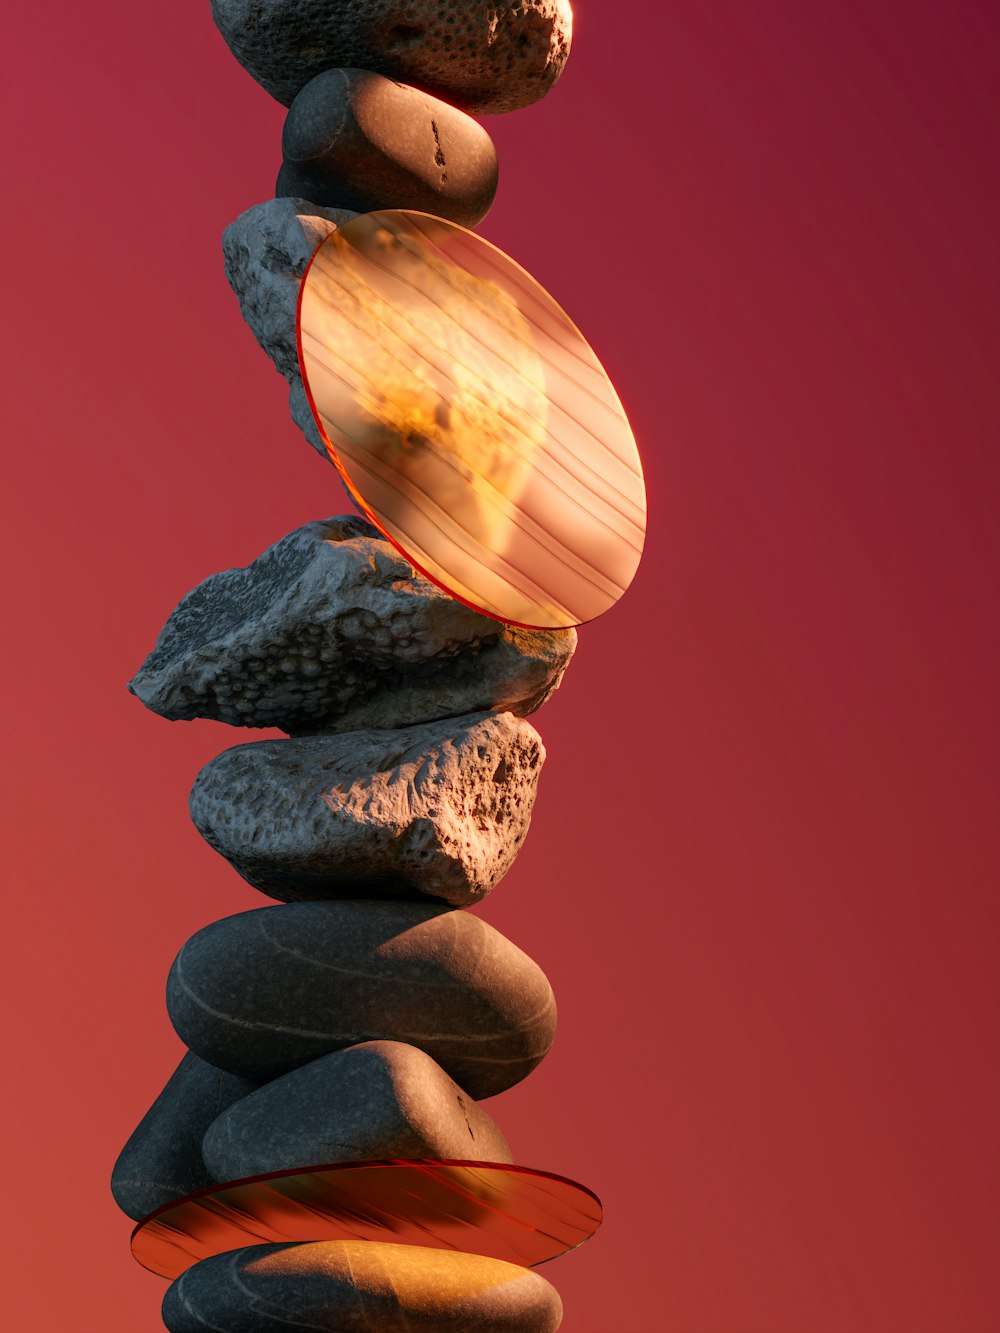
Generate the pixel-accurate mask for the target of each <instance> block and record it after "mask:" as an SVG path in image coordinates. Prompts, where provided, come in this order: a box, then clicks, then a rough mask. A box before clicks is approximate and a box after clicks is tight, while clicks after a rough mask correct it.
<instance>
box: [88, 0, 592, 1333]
mask: <svg viewBox="0 0 1000 1333" xmlns="http://www.w3.org/2000/svg"><path fill="white" fill-rule="evenodd" d="M212 11H213V15H214V18H215V21H216V24H217V26H218V27H219V29H220V31H221V33H222V35H223V37H224V38H225V40H226V42H227V43H228V45H229V47H230V49H231V50H232V52H233V54H234V55H235V56H236V58H237V59H238V60H239V61H240V63H241V64H243V65H244V66H245V67H246V69H247V70H248V71H249V72H250V73H251V74H252V75H253V77H254V78H255V79H256V80H257V81H258V82H259V83H260V84H261V85H262V86H263V87H264V88H265V89H266V90H267V91H268V92H269V93H271V94H272V95H273V96H275V97H276V98H278V99H279V100H280V101H282V102H283V103H285V104H286V105H288V106H289V107H290V110H289V114H288V119H287V122H286V126H285V131H284V136H283V158H284V160H283V164H282V166H281V169H280V174H279V176H278V185H277V194H278V196H279V197H278V198H275V199H273V200H271V201H269V202H267V203H263V204H261V205H259V206H258V207H255V208H252V209H250V210H249V212H247V213H244V214H243V216H241V217H240V218H239V219H238V220H237V221H236V222H234V223H233V224H232V225H231V226H230V227H229V228H228V229H227V231H226V233H225V236H224V253H225V263H226V273H227V276H228V278H229V281H230V283H231V285H232V286H233V288H234V290H235V291H236V293H237V296H238V297H239V301H240V306H241V309H242V312H243V315H244V317H245V319H246V322H247V323H248V324H249V326H250V328H251V329H252V331H253V333H254V334H255V335H256V337H257V339H258V341H259V342H260V343H261V345H262V346H263V348H264V349H265V350H266V351H267V352H268V354H269V355H270V356H271V358H272V359H273V361H274V363H275V365H276V366H277V368H278V369H279V370H280V371H281V372H282V373H283V374H284V375H285V376H286V378H287V379H288V381H289V383H290V386H291V409H292V414H293V417H294V419H295V420H296V422H297V423H298V424H299V426H300V427H301V428H302V429H303V431H304V433H305V435H306V436H307V438H308V439H309V440H310V442H311V443H312V444H313V445H314V446H315V447H316V448H318V449H319V450H320V451H321V452H322V453H323V455H324V458H325V457H326V450H325V448H324V445H323V441H322V439H321V437H320V434H319V431H318V429H317V427H316V424H315V421H314V419H313V416H312V413H311V411H310V408H309V404H308V400H307V397H306V394H305V392H304V390H303V385H302V380H301V376H300V373H299V366H298V360H297V355H296V302H297V298H298V289H299V285H300V280H301V277H302V274H303V272H304V271H305V268H306V266H307V264H308V261H309V259H310V257H311V255H312V253H313V252H314V250H315V249H316V247H317V245H318V244H319V243H320V242H321V241H322V239H323V238H324V237H325V236H326V235H327V234H328V233H329V232H330V231H331V229H332V228H334V227H335V226H337V225H339V224H341V223H342V222H343V221H344V220H346V219H348V218H350V217H352V216H354V215H355V214H356V213H357V212H358V211H368V210H372V209H379V208H408V209H417V210H422V211H425V212H429V213H433V214H435V215H438V216H441V217H444V218H447V219H449V220H452V221H455V222H458V223H460V224H462V225H465V226H471V225H474V224H475V223H476V222H477V221H478V220H479V219H480V218H481V217H482V216H483V215H484V213H485V212H486V210H487V209H488V207H489V205H490V203H491V201H492V198H493V194H494V191H495V189H496V180H497V163H496V154H495V152H494V149H493V146H492V144H491V142H490V139H489V137H488V135H487V134H486V132H485V131H484V130H483V129H482V128H481V127H480V126H479V125H478V124H477V123H476V122H475V121H473V120H472V119H470V117H469V115H468V114H467V113H468V112H497V111H508V110H513V109H515V108H518V107H523V106H526V105H528V104H529V103H531V102H533V101H535V100H536V99H538V98H539V97H541V96H542V95H544V93H545V92H546V91H547V90H548V89H549V88H550V87H551V85H552V84H553V83H554V82H555V80H556V78H557V77H558V75H559V73H560V71H561V69H562V66H563V63H564V61H565V59H566V56H567V54H568V50H569V41H570V29H571V16H570V11H569V7H568V4H567V3H566V0H490V3H483V2H481V0H354V2H353V3H351V4H349V5H348V4H342V3H334V0H268V2H267V3H264V4H262V3H260V0H212ZM332 475H333V474H332V472H331V477H332ZM575 643H576V635H575V631H574V630H572V629H567V630H551V631H549V630H528V629H520V628H516V627H514V626H511V625H507V624H504V623H502V622H500V621H497V620H495V619H491V618H489V617H487V616H485V615H482V614H480V613H478V612H476V611H474V610H472V609H470V608H469V607H467V606H465V605H463V604H461V603H460V602H458V601H456V600H455V599H453V598H452V597H450V596H449V595H448V594H447V593H445V592H443V591H442V590H441V589H439V588H438V587H437V586H436V585H434V584H432V583H431V582H430V581H428V580H427V579H425V578H424V577H422V576H421V575H419V574H418V573H417V572H416V571H415V570H414V568H413V567H412V566H411V565H410V564H409V563H408V562H407V560H406V559H405V558H404V557H403V556H402V555H401V554H400V553H399V552H398V551H397V550H396V549H395V547H394V546H393V545H391V544H390V543H389V542H388V541H387V540H385V538H384V537H383V536H382V534H381V533H380V532H379V531H378V530H377V529H376V528H375V527H373V526H372V525H371V524H369V523H368V522H367V521H366V520H364V519H362V518H359V517H355V516H348V517H340V518H332V519H327V520H324V521H318V522H311V523H307V524H306V525H305V526H304V527H301V528H299V529H298V530H297V531H294V532H292V533H290V534H289V535H288V536H286V537H284V538H282V539H281V540H280V541H278V542H277V543H276V544H275V545H274V546H272V547H271V548H270V549H269V550H267V551H265V552H264V553H263V554H262V555H261V556H259V557H258V559H256V560H255V561H254V562H253V563H252V564H251V565H249V566H248V567H247V568H246V569H231V570H227V571H225V572H223V573H219V574H216V575H214V576H212V577H210V578H208V579H207V580H206V581H205V582H204V583H202V584H201V585H200V586H199V587H197V588H195V589H194V590H193V591H192V592H191V593H189V594H188V595H187V596H186V597H185V598H184V599H183V600H182V602H181V603H180V605H179V606H178V607H177V608H176V610H175V611H174V612H173V613H172V614H171V616H170V617H169V619H168V621H167V623H166V625H165V627H164V629H163V631H162V633H161V635H160V637H159V639H158V641H157V644H156V646H155V648H154V650H153V652H152V653H151V654H150V656H149V657H148V659H147V660H146V662H145V663H144V664H143V666H142V668H141V669H140V671H139V672H138V674H137V675H136V676H135V678H134V680H133V681H132V682H131V683H130V686H129V688H130V690H131V691H132V692H133V693H134V694H135V695H137V696H138V698H139V699H140V700H141V701H142V702H143V703H144V704H145V705H146V706H147V707H148V708H150V709H152V710H154V711H155V712H157V713H159V714H160V715H162V716H163V717H166V718H169V719H172V720H179V719H192V718H213V719H216V720H219V721H222V722H225V723H229V724H231V725H233V726H241V727H251V728H253V727H257V728H278V729H280V730H281V731H283V732H285V733H286V735H287V739H282V740H264V741H257V742H252V743H245V744H241V745H237V746H235V747H234V748H232V749H229V750H226V751H225V752H224V753H222V754H220V755H219V756H218V757H217V758H215V759H214V760H212V762H211V763H209V764H208V765H207V766H206V767H205V768H204V769H203V770H202V772H201V773H200V774H199V775H198V777H197V779H196V781H195V783H194V788H193V791H192V793H191V802H190V808H191V815H192V818H193V820H194V823H195V826H196V827H197V829H198V830H199V832H200V833H201V834H202V836H203V837H204V838H205V839H206V840H207V841H208V843H209V844H210V845H211V846H212V847H213V848H214V849H215V850H216V851H217V852H219V853H220V854H221V855H222V856H224V857H225V858H226V859H227V860H228V861H229V862H230V864H231V865H232V866H233V867H234V869H235V870H236V871H237V872H238V873H239V874H240V875H241V876H242V877H243V878H244V879H245V880H246V881H247V882H248V883H249V884H251V885H253V886H254V887H255V888H256V889H259V890H261V891H262V892H263V893H264V894H266V895H268V896H270V897H271V898H273V899H277V900H279V901H278V904H277V905H273V906H265V907H257V908H254V909H252V910H249V911H245V912H241V913H239V914H237V915H235V916H232V917H228V918H226V919H224V920H221V921H217V922H215V923H213V924H212V925H210V926H208V927H207V928H205V929H203V930H201V931H199V932H198V933H197V934H196V935H195V936H193V938H191V939H190V940H189V941H188V942H187V943H186V944H185V945H184V946H183V948H181V950H180V953H179V954H178V956H177V958H176V961H175V962H174V964H173V967H172V969H171V971H170V976H169V980H168V983H167V1006H168V1011H169V1016H170V1019H171V1022H172V1024H173V1026H174V1028H175V1029H176V1031H177V1033H178V1035H179V1036H180V1038H181V1039H182V1041H183V1042H184V1044H185V1046H186V1047H187V1048H188V1051H187V1053H186V1054H185V1056H184V1058H183V1059H182V1061H181V1063H180V1065H179V1067H178V1068H177V1070H176V1072H175V1073H174V1074H173V1076H172V1077H171V1078H170V1079H169V1081H168V1082H167V1084H166V1086H165V1087H164V1089H163V1091H162V1092H161V1093H160V1095H159V1096H158V1097H157V1099H156V1101H155V1102H154V1104H153V1106H152V1107H151V1109H150V1110H149V1112H148V1113H147V1114H146V1116H145V1117H144V1118H143V1120H142V1122H141V1123H140V1125H139V1126H138V1128H137V1129H136V1130H135V1132H134V1133H133V1135H132V1137H131V1138H130V1140H129V1142H128V1144H127V1145H126V1147H125V1149H124V1150H123V1152H122V1154H121V1156H120V1158H119V1160H118V1162H117V1165H116V1167H115V1170H114V1176H113V1184H112V1188H113V1192H114V1196H115V1199H116V1200H117V1202H118V1204H119V1205H120V1207H121V1208H122V1209H123V1210H124V1211H125V1212H126V1213H127V1214H128V1215H129V1216H130V1217H132V1218H134V1219H137V1220H139V1219H143V1218H145V1217H147V1216H148V1215H149V1214H150V1213H152V1212H154V1211H155V1210H157V1209H162V1208H163V1207H164V1206H165V1205H170V1204H172V1203H174V1202H175V1201H176V1200H179V1199H181V1198H183V1197H185V1196H188V1195H190V1194H192V1193H193V1192H195V1191H199V1190H204V1189H206V1188H209V1187H212V1186H213V1185H216V1184H218V1183H221V1182H232V1181H237V1180H243V1179H246V1178H249V1177H257V1176H262V1175H266V1174H268V1173H273V1172H283V1171H289V1170H298V1169H300V1168H306V1167H310V1166H313V1165H315V1164H318V1163H324V1164H336V1163H351V1162H380V1161H389V1160H392V1161H399V1160H415V1159H422V1160H441V1161H466V1162H468V1161H472V1162H483V1163H510V1162H511V1161H512V1158H511V1154H510V1150H509V1148H508V1146H507V1142H506V1140H505V1139H504V1136H503V1134H502V1132H501V1130H500V1129H499V1128H498V1126H497V1125H496V1124H495V1123H494V1122H493V1120H492V1119H491V1118H490V1116H489V1114H488V1113H487V1112H486V1110H484V1109H483V1107H482V1106H481V1105H479V1103H480V1102H481V1100H482V1099H484V1098H488V1097H491V1096H492V1095H494V1094H496V1093H499V1092H501V1091H503V1090H504V1089H506V1088H509V1087H511V1086H512V1085H514V1084H516V1083H517V1082H518V1081H520V1080H521V1079H523V1078H524V1077H525V1076H526V1075H527V1074H529V1073H530V1072H531V1071H532V1069H534V1068H535V1066H536V1065H537V1064H538V1063H539V1061H540V1060H541V1059H542V1058H543V1056H544V1055H545V1053H546V1051H547V1050H548V1049H549V1047H550V1045H551V1043H552V1040H553V1036H554V1031H555V1004H554V1000H553V996H552V992H551V989H550V987H549V985H548V982H547V981H546V978H545V976H544V975H543V973H542V972H541V971H540V969H539V968H538V967H537V965H536V964H535V963H534V962H532V960H531V959H529V958H528V957H526V955H525V954H523V953H522V952H521V951H520V950H519V949H517V948H516V947H515V946H514V945H513V944H512V943H510V942H509V941H508V940H507V939H505V938H504V937H503V936H502V935H501V934H499V933H498V932H497V931H496V930H494V929H492V928H491V927H490V926H489V925H487V924H486V923H485V922H484V921H482V920H481V919H480V918H479V917H477V916H475V915H472V914H470V913H468V912H465V911H463V910H462V909H463V908H467V907H469V906H470V905H472V904H475V903H477V902H480V901H481V900H482V899H483V898H484V897H485V896H486V895H487V894H488V893H489V892H490V891H491V890H492V889H493V888H494V887H495V886H496V885H497V883H498V882H499V881H500V879H501V878H502V877H503V875H504V874H505V873H506V872H507V871H508V869H509V868H510V866H511V864H512V862H513V860H514V858H515V857H516V855H517V853H518V850H519V849H520V847H521V844H522V842H523V840H524V837H525V834H526V832H527V829H528V823H529V819H530V815H531V809H532V804H533V802H534V798H535V790H536V785H537V782H538V776H539V770H540V768H541V765H542V762H543V759H544V749H543V747H542V743H541V740H540V739H539V736H538V734H537V733H536V731H535V730H534V728H533V727H532V725H531V723H530V722H528V721H527V720H526V718H527V716H528V715H529V714H531V713H533V712H534V711H535V710H537V709H538V708H539V707H540V706H541V705H542V704H543V703H544V702H545V701H546V699H548V698H549V696H550V695H551V693H552V691H553V690H554V689H555V688H556V687H557V686H558V684H559V681H560V679H561V677H562V674H563V672H564V670H565V668H566V665H567V663H568V661H569V659H570V657H571V655H572V653H573V650H574V647H575ZM470 1250H473V1251H474V1237H472V1238H471V1239H470ZM561 1317H562V1307H561V1303H560V1300H559V1297H558V1295H557V1294H556V1292H555V1291H554V1289H553V1288H552V1287H551V1286H550V1285H549V1284H548V1283H547V1282H546V1281H545V1280H544V1279H543V1278H541V1277H540V1276H538V1275H537V1274H536V1273H535V1272H533V1271H532V1270H531V1269H529V1268H526V1267H520V1266H518V1265H515V1264H512V1263H508V1262H505V1261H502V1260H499V1259H495V1258H485V1257H480V1256H479V1255H477V1254H476V1253H474V1252H472V1253H462V1252H460V1251H455V1250H446V1249H441V1248H427V1247H424V1246H421V1245H419V1244H412V1243H406V1244H399V1243H395V1242H394V1241H393V1240H392V1239H391V1238H390V1239H389V1240H387V1241H385V1242H382V1241H378V1240H374V1241H372V1240H365V1241H360V1240H350V1239H347V1240H317V1241H316V1242H315V1243H305V1242H303V1243H297V1244H265V1245H256V1246H250V1247H248V1248H244V1249H239V1250H231V1251H228V1252H225V1253H221V1254H217V1255H214V1256H212V1257H209V1258H205V1259H203V1260H201V1261H200V1262H197V1263H195V1264H193V1266H191V1267H189V1268H188V1269H187V1270H186V1271H185V1272H183V1274H182V1275H181V1276H180V1277H178V1278H177V1279H176V1280H175V1281H174V1282H173V1285H172V1286H171V1287H170V1288H169V1290H168V1292H167V1295H166V1299H165V1301H164V1305H163V1319H164V1322H165V1324H166V1326H167V1328H168V1329H169V1330H171V1331H172V1333H189V1331H194V1330H208V1329H211V1330H217V1331H221V1333H290V1331H293V1330H296V1329H302V1330H305V1329H327V1330H337V1329H344V1330H372V1331H374V1330H397V1329H398V1330H403V1329H406V1330H411V1331H414V1330H425V1331H427V1333H430V1331H433V1333H474V1331H475V1330H481V1331H482V1333H489V1331H490V1330H498V1331H499V1330H505V1333H550V1331H551V1330H554V1329H556V1328H557V1327H558V1326H559V1323H560V1320H561Z"/></svg>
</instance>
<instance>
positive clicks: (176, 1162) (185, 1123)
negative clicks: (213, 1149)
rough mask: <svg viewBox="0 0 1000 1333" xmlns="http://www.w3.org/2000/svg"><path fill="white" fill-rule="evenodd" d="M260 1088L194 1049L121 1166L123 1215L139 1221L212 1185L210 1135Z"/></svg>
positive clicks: (117, 1186)
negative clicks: (204, 1151) (206, 1155)
mask: <svg viewBox="0 0 1000 1333" xmlns="http://www.w3.org/2000/svg"><path fill="white" fill-rule="evenodd" d="M257 1086H258V1084H257V1083H254V1082H251V1081H250V1080H249V1079H245V1078H240V1077H239V1076H238V1075H236V1074H227V1073H225V1072H224V1071H223V1070H221V1069H215V1068H213V1066H212V1065H209V1064H206V1063H205V1061H204V1060H200V1059H199V1058H198V1056H197V1055H193V1054H192V1053H191V1052H190V1051H188V1053H187V1054H186V1055H185V1056H184V1059H183V1060H182V1061H181V1062H180V1064H179V1065H178V1066H177V1069H176V1070H175V1071H174V1073H173V1075H172V1076H171V1078H170V1080H169V1082H168V1083H167V1085H166V1087H165V1088H164V1089H163V1091H162V1092H161V1093H160V1095H159V1097H157V1099H156V1101H155V1102H154V1103H153V1105H152V1106H151V1107H150V1108H149V1110H148V1111H147V1112H146V1114H145V1115H144V1116H143V1118H142V1120H141V1121H140V1122H139V1125H138V1128H137V1129H136V1130H135V1131H134V1133H133V1134H132V1136H131V1138H130V1139H129V1141H128V1143H126V1145H125V1147H124V1148H123V1149H122V1151H121V1155H120V1156H119V1158H118V1161H117V1162H116V1163H115V1168H114V1171H113V1173H112V1176H111V1193H112V1194H113V1195H114V1196H115V1203H117V1205H118V1207H119V1208H120V1209H121V1210H122V1212H124V1213H127V1214H128V1216H129V1217H131V1218H134V1219H135V1220H136V1221H138V1220H139V1219H140V1218H143V1217H146V1216H147V1215H148V1214H149V1213H151V1212H152V1211H153V1210H154V1209H155V1208H160V1207H162V1206H163V1205H164V1204H167V1203H171V1202H172V1201H173V1200H174V1199H179V1198H181V1196H182V1195H185V1194H190V1193H191V1192H192V1191H193V1190H198V1189H203V1188H204V1187H205V1186H206V1185H211V1184H212V1176H211V1175H210V1174H209V1172H208V1170H207V1168H206V1166H205V1162H204V1160H203V1158H202V1155H201V1141H202V1139H203V1137H204V1135H205V1131H206V1130H207V1129H208V1127H209V1126H210V1125H211V1124H212V1122H213V1121H214V1120H216V1119H217V1117H218V1116H219V1115H221V1113H222V1112H223V1111H225V1110H226V1109H227V1108H228V1107H230V1106H232V1104H233V1103H234V1102H236V1101H239V1099H240V1098H241V1097H245V1096H246V1095H247V1093H248V1092H253V1091H254V1089H255V1088H256V1087H257Z"/></svg>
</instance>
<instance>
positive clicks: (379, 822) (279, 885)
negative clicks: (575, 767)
mask: <svg viewBox="0 0 1000 1333" xmlns="http://www.w3.org/2000/svg"><path fill="white" fill-rule="evenodd" d="M544 759H545V750H544V748H543V746H542V742H541V739H540V738H539V736H538V733H537V732H536V731H535V729H534V727H532V725H531V723H530V722H525V721H524V720H523V718H516V717H513V716H511V714H510V713H486V714H482V713H476V714H473V715H471V716H469V717H463V718H447V719H445V720H444V721H441V722H432V723H426V724H423V725H420V726H415V727H401V728H398V729H397V730H394V731H352V732H347V733H346V734H344V735H340V736H309V737H305V738H302V739H300V740H289V741H273V740H272V741H255V742H254V743H252V744H250V745H237V746H234V747H233V749H231V750H225V751H223V753H222V754H220V755H218V756H217V757H216V758H215V759H213V760H212V761H211V763H209V764H207V765H206V766H205V767H204V768H203V769H202V770H201V772H200V773H199V774H198V777H197V779H196V781H195V784H194V789H193V790H192V792H191V818H192V819H193V820H194V823H195V827H196V828H197V830H198V832H199V833H200V834H201V835H202V837H203V838H204V839H205V840H206V842H208V843H209V844H210V845H211V846H212V847H214V848H215V850H216V851H217V852H218V853H219V854H220V855H221V856H224V857H225V858H226V860H227V861H229V862H230V863H231V865H232V866H233V867H234V868H235V869H236V870H237V871H238V872H239V874H241V875H242V876H243V878H244V879H245V880H247V881H248V882H249V883H250V884H253V885H254V887H255V888H258V889H261V890H263V892H264V893H267V894H270V895H271V897H273V898H281V899H282V900H284V901H285V902H296V901H300V900H302V899H308V898H368V897H379V898H412V897H414V896H425V897H428V898H438V899H443V900H444V901H445V902H447V903H450V904H451V906H453V907H468V906H469V905H470V904H471V903H474V902H478V901H479V900H480V899H482V898H484V897H485V896H486V894H488V893H489V892H490V890H491V889H492V888H493V887H494V885H496V884H498V883H499V881H500V880H501V879H502V877H503V876H504V875H505V874H506V873H507V871H508V870H509V868H510V866H511V865H512V863H513V861H514V858H515V856H516V855H517V853H518V851H519V850H520V848H521V844H522V842H523V841H524V838H525V835H526V834H527V832H528V823H529V820H530V818H531V808H532V806H533V804H534V801H535V789H536V787H537V785H538V774H539V771H540V769H541V766H542V763H543V762H544Z"/></svg>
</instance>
